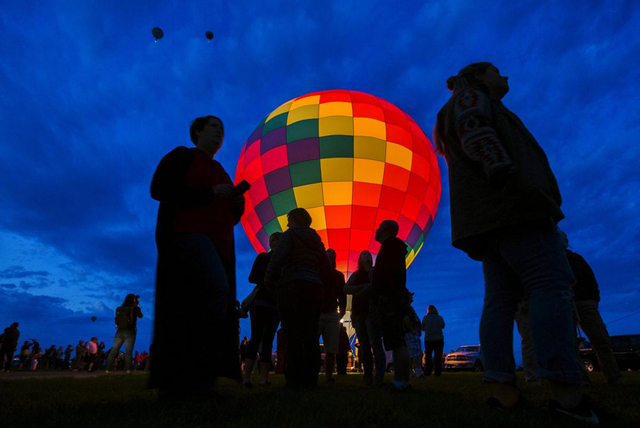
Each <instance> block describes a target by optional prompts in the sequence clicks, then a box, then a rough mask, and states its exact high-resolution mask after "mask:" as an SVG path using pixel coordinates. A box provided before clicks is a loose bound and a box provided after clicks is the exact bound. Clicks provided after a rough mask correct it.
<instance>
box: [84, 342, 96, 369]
mask: <svg viewBox="0 0 640 428" xmlns="http://www.w3.org/2000/svg"><path fill="white" fill-rule="evenodd" d="M85 361H86V362H88V363H89V366H87V371H88V372H91V371H95V370H97V367H96V368H95V369H94V366H95V365H96V363H97V362H98V338H97V337H92V338H91V340H90V341H88V342H87V346H86V354H85Z"/></svg>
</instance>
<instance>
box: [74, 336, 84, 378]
mask: <svg viewBox="0 0 640 428" xmlns="http://www.w3.org/2000/svg"><path fill="white" fill-rule="evenodd" d="M85 353H86V350H85V344H84V340H79V341H78V344H77V345H76V362H75V366H76V368H75V369H74V371H76V372H77V371H81V370H82V369H83V368H84V356H85Z"/></svg>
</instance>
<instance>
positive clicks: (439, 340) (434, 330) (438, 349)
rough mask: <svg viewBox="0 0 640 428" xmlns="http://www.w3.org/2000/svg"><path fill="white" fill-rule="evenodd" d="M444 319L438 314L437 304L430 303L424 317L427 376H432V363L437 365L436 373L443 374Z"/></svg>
mask: <svg viewBox="0 0 640 428" xmlns="http://www.w3.org/2000/svg"><path fill="white" fill-rule="evenodd" d="M443 329H444V320H443V319H442V317H441V316H440V315H439V314H438V310H437V309H436V307H435V306H433V305H429V308H428V309H427V315H425V316H424V317H423V318H422V331H424V350H425V352H426V356H425V363H424V374H425V376H431V371H432V365H433V366H435V370H434V372H435V373H434V374H435V375H436V376H440V375H441V374H442V349H443V348H444V334H443V333H442V330H443Z"/></svg>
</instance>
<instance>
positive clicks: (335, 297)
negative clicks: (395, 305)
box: [318, 248, 347, 383]
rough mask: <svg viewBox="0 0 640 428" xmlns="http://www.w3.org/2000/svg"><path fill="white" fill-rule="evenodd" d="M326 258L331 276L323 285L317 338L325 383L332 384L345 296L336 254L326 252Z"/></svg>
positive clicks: (342, 277) (331, 250)
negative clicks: (322, 360)
mask: <svg viewBox="0 0 640 428" xmlns="http://www.w3.org/2000/svg"><path fill="white" fill-rule="evenodd" d="M327 257H329V261H330V262H331V275H330V277H329V280H328V281H327V282H326V283H325V284H324V292H323V294H322V307H321V309H320V321H319V324H318V337H320V336H322V344H323V345H324V352H325V357H324V374H325V378H326V379H325V382H327V383H333V382H335V379H334V378H333V371H334V369H335V365H336V356H337V355H338V348H339V345H340V320H341V319H342V317H344V314H345V312H346V309H347V308H346V307H347V296H346V295H345V294H344V290H343V288H344V274H343V273H342V272H340V271H339V270H337V269H336V252H335V250H334V249H332V248H329V249H328V250H327Z"/></svg>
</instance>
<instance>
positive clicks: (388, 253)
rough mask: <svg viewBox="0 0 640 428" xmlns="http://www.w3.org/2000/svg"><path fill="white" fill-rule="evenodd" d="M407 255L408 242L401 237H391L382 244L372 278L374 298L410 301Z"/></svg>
mask: <svg viewBox="0 0 640 428" xmlns="http://www.w3.org/2000/svg"><path fill="white" fill-rule="evenodd" d="M406 255H407V244H405V243H404V241H403V240H402V239H400V238H397V237H394V238H389V239H387V240H386V241H384V243H383V244H382V245H381V246H380V251H379V252H378V257H376V265H375V267H374V269H373V277H372V279H371V293H372V298H373V299H374V300H379V299H380V298H381V297H382V298H384V299H386V300H388V301H391V302H398V303H400V302H406V303H408V301H409V300H408V298H409V290H407V267H406V266H407V265H406V262H405V256H406Z"/></svg>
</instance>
